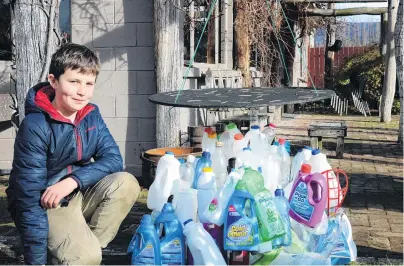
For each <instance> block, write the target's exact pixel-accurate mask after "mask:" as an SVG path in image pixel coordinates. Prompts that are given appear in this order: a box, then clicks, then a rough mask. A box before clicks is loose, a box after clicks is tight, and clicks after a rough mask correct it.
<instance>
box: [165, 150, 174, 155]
mask: <svg viewBox="0 0 404 266" xmlns="http://www.w3.org/2000/svg"><path fill="white" fill-rule="evenodd" d="M166 154H169V155H174V152H172V151H166Z"/></svg>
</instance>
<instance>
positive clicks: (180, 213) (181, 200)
mask: <svg viewBox="0 0 404 266" xmlns="http://www.w3.org/2000/svg"><path fill="white" fill-rule="evenodd" d="M173 206H175V214H176V215H177V217H178V220H179V221H180V222H181V224H183V223H184V222H185V221H186V220H188V219H192V220H194V221H197V220H198V218H197V217H198V191H197V190H196V189H193V188H188V189H181V190H180V191H179V192H178V194H177V195H175V196H174V199H173Z"/></svg>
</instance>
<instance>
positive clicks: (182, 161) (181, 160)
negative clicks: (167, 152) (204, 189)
mask: <svg viewBox="0 0 404 266" xmlns="http://www.w3.org/2000/svg"><path fill="white" fill-rule="evenodd" d="M178 161H179V162H180V163H181V164H183V163H185V162H186V161H185V159H184V158H178Z"/></svg>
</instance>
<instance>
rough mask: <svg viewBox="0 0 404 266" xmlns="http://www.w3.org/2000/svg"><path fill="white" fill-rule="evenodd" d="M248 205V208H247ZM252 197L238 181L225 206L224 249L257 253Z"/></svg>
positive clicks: (255, 221) (256, 234)
mask: <svg viewBox="0 0 404 266" xmlns="http://www.w3.org/2000/svg"><path fill="white" fill-rule="evenodd" d="M247 203H249V208H247V206H246V205H247ZM254 206H255V201H254V198H253V196H252V195H251V194H250V193H249V192H248V191H247V190H246V189H245V185H244V183H243V181H242V180H241V181H239V182H238V184H237V186H236V190H235V191H234V193H233V195H232V197H231V198H230V201H229V204H228V205H227V211H226V215H225V221H224V235H223V239H224V249H225V250H236V251H237V250H239V251H258V244H259V232H258V220H257V216H256V214H255V208H254Z"/></svg>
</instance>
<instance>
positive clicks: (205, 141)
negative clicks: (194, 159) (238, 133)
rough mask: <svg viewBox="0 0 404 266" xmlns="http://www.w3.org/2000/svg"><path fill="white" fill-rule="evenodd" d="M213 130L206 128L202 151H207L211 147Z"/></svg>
mask: <svg viewBox="0 0 404 266" xmlns="http://www.w3.org/2000/svg"><path fill="white" fill-rule="evenodd" d="M212 131H213V129H212V128H211V127H205V129H204V130H203V135H202V144H201V146H202V151H206V149H207V147H208V145H209V134H210V133H212Z"/></svg>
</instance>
